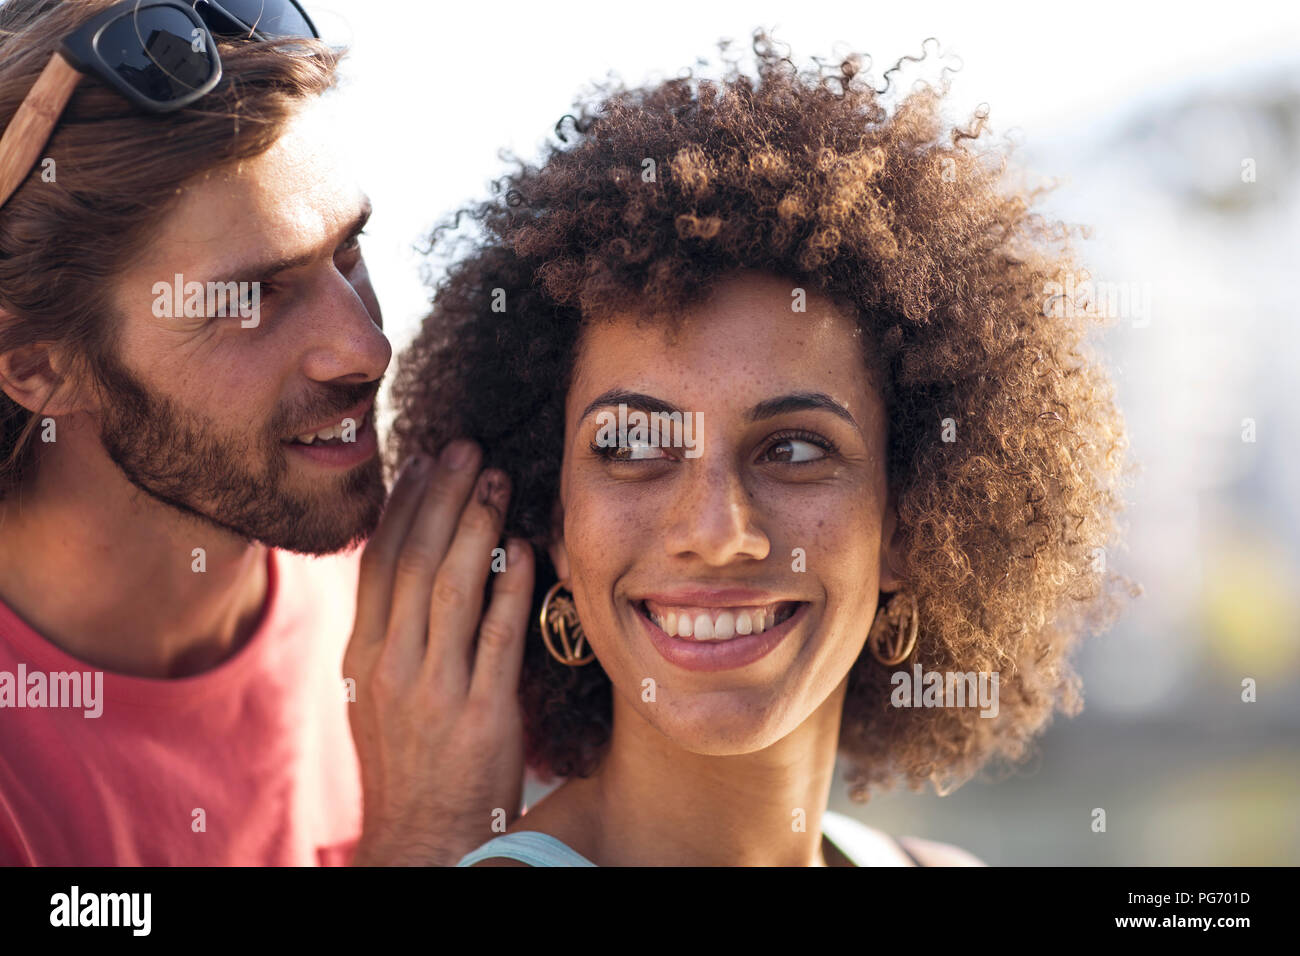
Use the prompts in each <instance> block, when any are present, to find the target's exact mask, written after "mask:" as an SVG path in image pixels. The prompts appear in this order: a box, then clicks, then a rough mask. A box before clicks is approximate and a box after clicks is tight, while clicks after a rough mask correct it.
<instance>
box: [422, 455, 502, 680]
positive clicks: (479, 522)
mask: <svg viewBox="0 0 1300 956" xmlns="http://www.w3.org/2000/svg"><path fill="white" fill-rule="evenodd" d="M509 500H510V483H509V480H508V479H507V478H506V476H505V474H504V473H502V472H500V471H497V470H495V469H488V470H486V471H484V472H483V473H482V474H481V475H479V479H478V482H477V484H475V486H474V494H473V495H472V496H471V497H470V500H469V501H468V502H467V503H466V505H465V510H464V511H463V512H462V513H461V516H460V522H459V524H458V525H457V527H456V536H455V537H454V538H453V539H452V542H451V547H450V548H448V549H447V556H446V557H445V558H444V559H443V562H442V566H441V567H440V568H438V574H437V575H436V576H435V578H434V580H433V590H432V592H431V593H430V595H429V639H428V646H427V649H426V651H425V664H426V668H427V669H428V671H429V672H430V673H431V674H432V673H435V672H436V673H437V674H440V675H441V677H442V679H443V680H444V681H446V682H447V684H448V685H449V686H450V687H452V688H455V689H456V690H458V691H459V692H460V693H461V694H463V693H465V691H466V689H467V688H468V685H469V672H470V667H471V666H472V654H473V651H472V648H473V644H474V637H475V635H476V634H477V632H478V624H479V616H480V614H482V612H483V588H484V585H485V584H486V583H487V578H488V571H489V569H490V566H491V563H492V551H493V549H494V548H495V547H496V546H497V542H498V541H500V540H501V530H502V527H503V526H504V525H505V514H506V504H507V503H508V502H509Z"/></svg>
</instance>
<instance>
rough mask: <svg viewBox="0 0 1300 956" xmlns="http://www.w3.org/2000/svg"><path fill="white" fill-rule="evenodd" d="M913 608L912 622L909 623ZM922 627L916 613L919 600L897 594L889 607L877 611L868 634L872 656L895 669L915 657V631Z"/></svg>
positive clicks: (907, 595)
mask: <svg viewBox="0 0 1300 956" xmlns="http://www.w3.org/2000/svg"><path fill="white" fill-rule="evenodd" d="M909 608H910V609H911V615H910V616H911V620H910V621H908V620H906V617H907V611H908V609H909ZM919 624H920V621H919V619H918V615H917V611H916V598H915V597H914V596H913V595H911V594H904V593H902V592H899V593H898V594H895V595H894V596H893V598H891V599H890V602H889V604H888V606H887V607H882V608H879V609H877V611H876V619H875V620H874V621H872V622H871V633H870V634H868V635H867V647H868V648H869V649H870V650H871V656H872V657H874V658H875V659H876V660H878V661H879V662H880V663H882V664H884V665H885V666H886V667H894V666H895V665H897V664H901V663H903V661H905V660H907V659H908V658H909V657H911V656H912V651H913V650H915V649H916V631H917V628H918V626H919Z"/></svg>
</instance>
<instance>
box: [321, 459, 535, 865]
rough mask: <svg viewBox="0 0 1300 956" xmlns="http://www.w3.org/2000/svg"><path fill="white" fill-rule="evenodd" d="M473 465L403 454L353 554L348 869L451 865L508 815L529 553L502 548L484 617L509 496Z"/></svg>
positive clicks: (517, 545) (518, 729) (518, 766)
mask: <svg viewBox="0 0 1300 956" xmlns="http://www.w3.org/2000/svg"><path fill="white" fill-rule="evenodd" d="M457 453H460V454H461V455H463V458H462V459H460V460H458V459H457ZM480 461H481V453H480V451H479V449H478V448H477V446H475V445H473V444H472V443H469V442H452V443H451V444H449V445H448V446H447V448H445V449H443V452H442V454H441V456H440V457H439V458H438V460H437V461H433V460H430V459H428V458H427V457H423V456H422V457H420V458H418V459H415V460H414V462H408V463H407V466H406V468H405V469H404V470H403V472H402V474H401V476H400V477H399V478H398V480H397V482H396V486H395V487H394V489H393V494H392V497H391V498H390V499H389V503H388V507H387V508H386V510H385V512H384V516H383V519H382V520H381V521H380V524H379V528H378V529H377V530H376V532H375V534H374V535H373V536H372V537H371V538H370V540H369V542H367V544H366V549H365V552H364V553H363V554H362V558H361V575H360V580H359V585H358V593H357V617H356V626H355V628H354V629H353V632H352V638H351V641H350V642H349V644H348V650H347V654H346V656H345V658H344V662H343V672H344V676H345V677H351V678H353V679H355V681H356V701H355V702H354V703H351V704H349V705H348V706H349V707H350V708H351V711H350V720H351V724H352V736H353V739H354V740H355V741H356V745H357V755H358V757H359V759H360V762H361V785H362V793H363V796H364V800H365V817H364V822H363V825H362V833H361V841H360V843H359V844H358V846H357V851H356V853H355V855H354V857H353V863H354V864H356V865H389V866H392V865H415V866H419V865H425V866H450V865H454V864H455V863H456V861H457V860H459V859H460V858H461V857H462V856H464V855H465V854H466V853H468V852H469V851H470V850H472V849H474V848H475V847H476V846H478V845H479V844H481V843H483V842H484V841H486V840H488V839H491V838H492V837H493V836H494V835H496V834H495V833H494V832H493V830H492V828H491V825H492V821H493V815H494V813H496V815H497V816H498V817H499V816H500V812H498V811H501V812H504V814H505V819H506V820H507V821H509V820H511V819H513V818H514V817H516V816H517V815H518V813H519V807H520V802H521V799H522V796H523V721H522V717H521V714H520V710H519V703H518V697H517V689H518V686H519V671H520V668H521V667H522V664H523V651H524V635H525V634H526V633H527V618H528V612H529V608H530V606H531V600H532V593H533V554H532V549H531V548H530V547H529V545H528V543H527V542H526V541H522V540H514V539H512V540H511V541H509V542H508V543H507V551H506V568H505V570H504V571H502V572H500V573H498V574H497V575H496V576H495V577H494V579H493V583H492V594H491V600H490V602H489V604H488V608H487V612H486V614H484V613H483V607H482V605H483V591H484V585H485V583H486V581H487V577H488V574H489V572H490V569H491V564H492V549H493V548H495V547H497V544H498V541H499V540H500V536H501V532H502V527H503V523H504V515H505V508H506V502H507V500H508V499H509V494H510V492H509V488H508V482H507V479H506V476H505V475H504V474H502V473H501V472H499V471H494V470H487V471H484V472H483V473H482V474H479V464H480ZM480 618H481V620H480Z"/></svg>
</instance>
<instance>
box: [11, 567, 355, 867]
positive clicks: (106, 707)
mask: <svg viewBox="0 0 1300 956" xmlns="http://www.w3.org/2000/svg"><path fill="white" fill-rule="evenodd" d="M359 559H360V549H356V550H354V551H352V552H349V553H345V554H340V555H331V556H329V557H324V558H309V557H305V556H302V555H297V554H293V553H290V552H287V551H275V550H269V551H268V553H267V564H268V575H267V599H266V604H265V606H264V608H263V611H262V617H261V620H260V622H259V623H258V625H257V630H256V631H255V633H254V634H253V635H252V636H251V637H250V638H249V639H248V640H247V641H246V642H245V644H244V646H243V647H241V648H240V649H239V650H238V651H237V652H236V653H235V654H234V655H233V656H231V657H230V658H229V659H227V660H225V661H223V662H222V663H221V664H219V665H218V666H217V667H215V668H213V669H211V670H208V671H206V672H204V673H202V674H197V675H194V676H192V677H184V678H179V679H176V680H156V679H151V678H142V677H129V676H124V675H121V674H113V673H108V672H104V671H99V672H98V673H99V674H101V675H102V677H96V676H95V668H93V667H91V666H89V665H87V664H85V663H84V662H82V661H79V660H77V659H75V658H73V657H71V656H69V655H68V654H66V653H64V652H63V651H62V650H60V649H59V648H57V647H55V646H54V645H53V644H51V643H50V642H49V641H47V640H45V639H44V638H43V637H41V636H40V635H39V634H37V633H36V632H35V631H33V630H32V629H31V628H30V627H29V626H28V625H27V624H25V623H24V622H23V621H22V620H21V619H20V618H19V617H18V616H17V615H16V614H15V613H14V612H13V610H12V609H10V608H9V607H8V606H7V605H6V604H4V603H3V602H0V864H27V865H37V866H64V865H68V866H83V865H84V866H89V865H109V866H113V865H117V866H175V865H181V866H187V865H194V866H226V865H253V866H256V865H270V866H284V865H289V866H294V865H305V866H314V865H318V864H319V865H342V864H345V863H347V862H348V860H349V858H350V856H351V853H352V851H353V849H354V848H355V845H356V841H357V837H358V836H359V835H360V832H361V784H360V776H359V771H358V765H357V757H356V751H355V749H354V747H353V744H352V736H351V733H350V731H349V728H348V712H347V707H348V704H347V693H346V690H345V687H344V682H343V674H342V670H343V653H344V650H345V649H346V646H347V640H348V635H349V633H350V632H351V629H352V621H353V616H354V613H355V607H356V587H357V570H358V561H359ZM74 590H75V589H70V590H69V593H68V594H61V595H51V596H50V599H51V600H75V594H74V593H73V591H74ZM74 675H76V676H75V677H74ZM20 679H21V680H20ZM100 680H102V691H100V692H99V693H96V692H95V688H96V685H97V684H98V683H99V681H100ZM79 683H84V687H81V686H78V684H79ZM24 691H25V692H26V693H25V695H23V692H24ZM82 691H84V693H82ZM20 695H21V703H22V704H23V706H18V704H19V703H20V699H19V698H20ZM54 704H58V705H59V706H51V705H54ZM32 705H35V706H32ZM96 710H98V711H99V714H98V716H94V714H95V711H96Z"/></svg>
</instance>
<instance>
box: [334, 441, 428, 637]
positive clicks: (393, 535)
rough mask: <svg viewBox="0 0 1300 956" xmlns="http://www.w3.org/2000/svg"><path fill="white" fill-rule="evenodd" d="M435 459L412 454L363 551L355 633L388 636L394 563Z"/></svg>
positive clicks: (368, 635) (362, 635)
mask: <svg viewBox="0 0 1300 956" xmlns="http://www.w3.org/2000/svg"><path fill="white" fill-rule="evenodd" d="M431 463H432V462H431V460H430V459H429V457H428V456H427V455H412V456H411V457H410V458H409V459H407V461H406V464H405V465H404V466H403V467H402V471H401V473H400V474H399V475H398V476H397V480H396V481H395V482H394V483H393V491H392V494H391V495H389V498H388V503H387V504H386V505H385V506H384V515H383V517H382V518H380V519H379V526H378V527H377V528H376V529H375V533H374V534H372V535H371V536H370V540H369V541H367V542H366V547H365V550H364V551H363V552H362V553H361V569H360V574H359V576H358V582H357V615H356V628H355V630H354V631H353V635H354V637H355V636H357V635H360V638H361V639H362V640H365V641H371V642H376V643H377V642H379V641H381V640H383V638H384V634H385V633H386V631H387V625H388V607H389V603H390V602H391V600H392V596H393V566H394V564H396V562H397V554H398V551H400V550H401V547H402V542H403V541H404V540H405V539H406V532H407V530H408V529H409V528H410V526H411V518H412V516H413V515H414V514H415V510H416V508H418V507H419V506H420V499H421V492H422V491H423V490H424V482H425V481H426V480H427V479H428V477H429V471H430V469H429V466H430V464H431Z"/></svg>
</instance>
